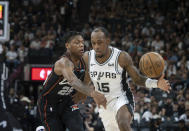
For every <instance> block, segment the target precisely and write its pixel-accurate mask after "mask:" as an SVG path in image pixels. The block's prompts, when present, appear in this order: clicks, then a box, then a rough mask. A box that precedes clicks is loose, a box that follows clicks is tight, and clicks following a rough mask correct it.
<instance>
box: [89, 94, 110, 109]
mask: <svg viewBox="0 0 189 131" xmlns="http://www.w3.org/2000/svg"><path fill="white" fill-rule="evenodd" d="M91 97H93V99H94V101H95V102H96V104H97V105H98V107H100V106H101V105H102V106H103V107H104V108H105V109H106V103H107V100H106V98H105V96H104V95H103V94H101V93H99V92H97V91H93V92H92V93H91Z"/></svg>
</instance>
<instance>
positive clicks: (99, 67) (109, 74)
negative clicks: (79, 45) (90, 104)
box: [89, 47, 133, 102]
mask: <svg viewBox="0 0 189 131" xmlns="http://www.w3.org/2000/svg"><path fill="white" fill-rule="evenodd" d="M110 48H111V50H112V52H111V55H110V57H109V59H108V60H107V61H106V62H104V63H102V64H100V63H98V62H97V60H96V58H95V51H94V50H91V51H90V52H89V73H90V78H91V81H92V82H93V84H94V86H95V90H96V91H99V92H101V93H102V94H104V95H105V97H106V99H107V101H108V102H109V101H111V100H112V99H114V98H116V97H119V96H121V95H123V93H126V96H127V98H126V99H127V100H128V102H133V95H132V93H131V91H130V89H129V87H128V86H127V83H126V71H125V70H124V69H123V68H122V67H121V66H120V65H119V63H118V58H119V55H120V53H121V51H120V50H119V49H117V48H113V47H110Z"/></svg>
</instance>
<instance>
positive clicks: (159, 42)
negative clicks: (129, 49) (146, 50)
mask: <svg viewBox="0 0 189 131" xmlns="http://www.w3.org/2000/svg"><path fill="white" fill-rule="evenodd" d="M163 47H164V41H163V40H161V39H160V35H156V36H155V40H153V41H152V48H153V49H154V50H155V51H160V50H161V49H163Z"/></svg>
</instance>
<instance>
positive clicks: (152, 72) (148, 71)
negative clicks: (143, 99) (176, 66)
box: [139, 52, 165, 78]
mask: <svg viewBox="0 0 189 131" xmlns="http://www.w3.org/2000/svg"><path fill="white" fill-rule="evenodd" d="M164 66H165V63H164V59H163V58H162V56H161V55H160V54H158V53H156V52H149V53H146V54H144V55H143V56H142V57H141V58H140V62H139V68H140V70H141V72H142V73H143V74H144V75H146V76H147V77H149V78H159V77H160V76H161V75H162V73H163V71H164Z"/></svg>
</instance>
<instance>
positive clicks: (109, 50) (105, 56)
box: [83, 27, 171, 131]
mask: <svg viewBox="0 0 189 131" xmlns="http://www.w3.org/2000/svg"><path fill="white" fill-rule="evenodd" d="M91 43H92V47H93V50H91V51H89V52H86V53H85V54H84V56H83V58H84V60H85V62H86V63H88V66H87V69H88V71H89V75H90V79H91V81H92V83H93V84H94V86H95V90H96V91H99V92H100V93H103V94H104V95H105V97H106V99H107V105H106V109H104V108H103V107H101V108H100V109H99V115H100V117H101V119H102V122H103V124H104V127H105V130H106V131H130V130H131V127H130V124H131V121H132V118H133V112H134V100H133V95H132V92H131V91H130V88H129V87H128V85H127V83H126V75H127V73H128V75H129V76H130V77H131V78H132V80H133V81H134V82H135V83H136V84H137V85H141V86H146V87H147V88H160V89H162V90H164V91H167V92H169V90H170V89H171V87H170V84H169V82H168V81H167V80H165V79H164V78H163V77H164V75H162V76H161V78H159V80H152V79H150V78H146V77H145V76H142V75H141V74H139V72H138V70H137V69H136V67H135V66H134V65H133V61H132V59H131V57H130V56H129V54H128V53H126V52H124V51H121V50H119V49H117V48H113V47H110V46H109V43H110V38H109V35H108V32H107V30H106V29H105V28H103V27H99V28H96V29H94V30H93V32H92V34H91Z"/></svg>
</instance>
